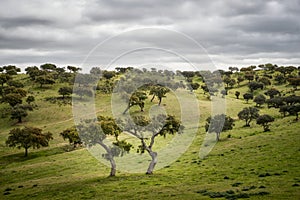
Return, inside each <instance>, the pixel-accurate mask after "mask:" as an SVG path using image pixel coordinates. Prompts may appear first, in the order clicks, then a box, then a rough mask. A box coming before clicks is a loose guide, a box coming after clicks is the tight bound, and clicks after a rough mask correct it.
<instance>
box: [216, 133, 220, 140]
mask: <svg viewBox="0 0 300 200" xmlns="http://www.w3.org/2000/svg"><path fill="white" fill-rule="evenodd" d="M216 136H217V137H216V140H217V141H219V140H220V133H216Z"/></svg>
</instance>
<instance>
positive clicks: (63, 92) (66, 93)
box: [58, 87, 73, 98]
mask: <svg viewBox="0 0 300 200" xmlns="http://www.w3.org/2000/svg"><path fill="white" fill-rule="evenodd" d="M72 92H73V89H72V88H71V87H61V88H59V90H58V93H59V94H60V95H62V96H63V98H65V96H69V95H71V94H72Z"/></svg>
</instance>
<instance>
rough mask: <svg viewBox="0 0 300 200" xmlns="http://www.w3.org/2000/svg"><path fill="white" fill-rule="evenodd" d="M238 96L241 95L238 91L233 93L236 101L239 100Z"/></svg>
mask: <svg viewBox="0 0 300 200" xmlns="http://www.w3.org/2000/svg"><path fill="white" fill-rule="evenodd" d="M240 94H241V93H240V92H239V91H235V93H234V95H235V96H236V98H237V99H239V96H240Z"/></svg>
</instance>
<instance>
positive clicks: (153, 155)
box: [146, 149, 157, 174]
mask: <svg viewBox="0 0 300 200" xmlns="http://www.w3.org/2000/svg"><path fill="white" fill-rule="evenodd" d="M147 151H148V150H147ZM148 153H149V155H150V156H151V159H152V160H151V162H150V164H149V167H148V169H147V172H146V174H152V173H153V170H154V167H155V165H156V163H157V153H156V152H153V151H152V150H151V149H150V151H148Z"/></svg>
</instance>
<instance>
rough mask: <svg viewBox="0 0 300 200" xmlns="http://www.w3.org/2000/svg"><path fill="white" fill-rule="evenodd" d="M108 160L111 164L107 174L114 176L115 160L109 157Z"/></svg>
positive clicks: (115, 169)
mask: <svg viewBox="0 0 300 200" xmlns="http://www.w3.org/2000/svg"><path fill="white" fill-rule="evenodd" d="M109 162H110V166H111V168H110V174H109V176H116V171H117V166H116V162H115V160H114V159H113V158H111V159H109Z"/></svg>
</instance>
